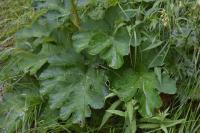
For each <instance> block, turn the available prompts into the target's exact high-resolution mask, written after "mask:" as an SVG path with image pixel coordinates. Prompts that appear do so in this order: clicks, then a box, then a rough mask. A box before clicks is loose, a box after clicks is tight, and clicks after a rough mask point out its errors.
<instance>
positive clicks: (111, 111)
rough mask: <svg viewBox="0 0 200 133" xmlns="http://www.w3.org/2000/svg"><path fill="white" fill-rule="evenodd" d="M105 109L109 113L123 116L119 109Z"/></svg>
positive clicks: (123, 113)
mask: <svg viewBox="0 0 200 133" xmlns="http://www.w3.org/2000/svg"><path fill="white" fill-rule="evenodd" d="M106 111H107V112H109V113H111V114H114V115H118V116H121V117H125V112H123V111H120V110H106Z"/></svg>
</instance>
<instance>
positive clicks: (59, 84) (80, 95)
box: [40, 66, 105, 123]
mask: <svg viewBox="0 0 200 133" xmlns="http://www.w3.org/2000/svg"><path fill="white" fill-rule="evenodd" d="M40 80H41V84H42V87H43V88H42V90H41V92H43V94H48V95H49V104H50V108H51V109H59V110H60V118H61V119H63V120H66V119H70V120H71V121H72V122H73V123H84V122H85V117H90V115H91V110H90V107H91V108H94V109H100V108H102V107H103V105H104V94H105V86H104V82H105V81H104V74H103V73H102V72H100V71H95V70H94V69H89V70H88V71H87V72H86V73H84V72H83V71H82V70H81V69H80V68H71V69H69V68H64V67H53V66H52V67H49V68H48V69H46V70H45V71H44V72H43V73H42V74H41V75H40Z"/></svg>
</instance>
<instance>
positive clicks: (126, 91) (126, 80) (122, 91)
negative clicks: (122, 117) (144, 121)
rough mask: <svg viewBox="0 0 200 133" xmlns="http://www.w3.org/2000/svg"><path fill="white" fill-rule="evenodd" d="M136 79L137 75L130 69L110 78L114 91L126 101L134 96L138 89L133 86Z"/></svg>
mask: <svg viewBox="0 0 200 133" xmlns="http://www.w3.org/2000/svg"><path fill="white" fill-rule="evenodd" d="M137 79H138V77H137V76H136V75H135V73H134V72H133V71H131V70H128V71H126V72H124V73H123V74H122V75H121V76H120V77H115V78H114V79H112V80H113V83H112V87H113V89H114V92H115V93H116V94H117V95H118V97H119V98H120V99H121V100H122V101H125V102H127V101H129V100H131V99H132V98H133V97H134V96H135V94H136V92H137V89H138V88H137V87H136V86H135V82H137Z"/></svg>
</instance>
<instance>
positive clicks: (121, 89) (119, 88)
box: [113, 70, 162, 116]
mask: <svg viewBox="0 0 200 133" xmlns="http://www.w3.org/2000/svg"><path fill="white" fill-rule="evenodd" d="M113 80H114V81H113V88H114V90H113V91H114V92H115V93H116V94H117V95H118V96H119V98H121V100H123V101H126V102H127V101H129V100H131V99H132V98H133V97H136V99H137V100H138V102H139V103H140V108H139V112H140V113H141V115H143V116H152V115H153V113H154V109H156V108H159V107H160V106H161V104H162V103H161V99H160V96H159V94H158V92H157V91H156V85H157V80H156V77H155V74H154V73H153V72H143V73H136V72H133V71H132V70H128V71H125V72H124V73H123V74H122V76H121V77H119V78H118V77H116V78H114V79H113ZM137 91H138V92H137ZM136 92H137V93H136Z"/></svg>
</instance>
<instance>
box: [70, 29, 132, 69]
mask: <svg viewBox="0 0 200 133" xmlns="http://www.w3.org/2000/svg"><path fill="white" fill-rule="evenodd" d="M73 40H74V43H73V45H74V48H75V49H76V51H78V52H80V51H82V50H84V49H86V50H87V51H88V53H89V54H90V55H99V56H100V58H102V59H103V60H105V61H106V62H107V64H108V65H109V66H110V67H112V68H114V69H118V68H120V67H121V66H122V65H123V63H124V60H123V56H125V55H128V54H129V49H130V48H129V47H130V46H129V41H130V39H129V35H128V32H127V30H126V29H125V28H121V29H119V30H118V31H117V32H116V34H115V35H114V36H110V35H107V34H105V33H101V32H97V33H93V32H84V33H83V32H81V33H78V34H76V35H74V37H73Z"/></svg>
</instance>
